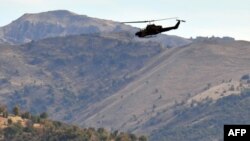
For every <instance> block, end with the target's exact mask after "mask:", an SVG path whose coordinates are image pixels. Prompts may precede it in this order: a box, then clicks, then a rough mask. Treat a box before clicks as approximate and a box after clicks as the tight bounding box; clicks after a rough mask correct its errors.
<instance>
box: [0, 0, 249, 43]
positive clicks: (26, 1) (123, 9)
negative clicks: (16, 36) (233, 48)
mask: <svg viewBox="0 0 250 141" xmlns="http://www.w3.org/2000/svg"><path fill="white" fill-rule="evenodd" d="M0 4H1V5H0V14H1V15H0V16H1V18H0V26H4V25H6V24H8V23H10V22H11V21H13V20H15V19H16V18H18V17H20V16H21V15H23V14H24V13H37V12H43V11H50V10H58V9H67V10H70V11H72V12H74V13H77V14H83V15H88V16H90V17H97V18H102V19H112V20H114V21H133V20H150V19H158V18H167V17H179V18H181V19H185V20H187V22H186V23H184V24H182V25H181V26H180V29H179V30H176V31H170V32H167V34H171V35H177V36H182V37H187V38H189V37H196V36H212V35H214V36H219V37H222V36H232V37H235V38H236V39H243V40H248V41H250V0H206V1H205V0H171V1H170V0H0ZM155 24H162V25H163V26H171V25H174V24H175V21H174V20H170V21H163V22H156V23H155ZM133 26H138V27H142V26H146V25H145V24H144V25H141V24H140V25H138V24H133Z"/></svg>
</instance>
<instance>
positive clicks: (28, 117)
mask: <svg viewBox="0 0 250 141" xmlns="http://www.w3.org/2000/svg"><path fill="white" fill-rule="evenodd" d="M22 118H25V119H31V115H30V113H29V112H25V113H23V114H22Z"/></svg>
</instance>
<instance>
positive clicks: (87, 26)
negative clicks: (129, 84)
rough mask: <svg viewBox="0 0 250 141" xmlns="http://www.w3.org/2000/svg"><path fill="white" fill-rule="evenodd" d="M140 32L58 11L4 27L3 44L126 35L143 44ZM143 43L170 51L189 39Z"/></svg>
mask: <svg viewBox="0 0 250 141" xmlns="http://www.w3.org/2000/svg"><path fill="white" fill-rule="evenodd" d="M137 30H139V29H138V28H135V27H132V26H129V25H125V24H122V23H119V22H115V21H111V20H103V19H97V18H91V17H88V16H86V15H77V14H75V13H73V12H70V11H67V10H56V11H48V12H43V13H37V14H24V15H23V16H21V17H20V18H18V19H17V20H15V21H13V22H12V23H10V24H9V25H6V26H4V27H1V28H0V43H1V42H2V43H4V42H6V43H10V44H23V43H27V42H30V41H32V40H40V39H45V38H48V37H57V36H68V35H80V34H104V35H105V36H113V37H115V38H120V36H122V37H124V36H125V35H126V36H125V37H126V38H130V39H133V40H140V39H138V38H135V36H134V33H135V32H136V31H137ZM1 40H2V41H1ZM140 41H154V42H161V43H162V44H163V45H164V46H167V47H173V46H182V45H185V44H188V43H190V41H189V40H187V39H184V38H181V37H175V36H166V35H160V36H158V37H156V38H155V37H154V38H152V39H142V40H140Z"/></svg>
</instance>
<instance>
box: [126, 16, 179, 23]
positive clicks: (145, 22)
mask: <svg viewBox="0 0 250 141" xmlns="http://www.w3.org/2000/svg"><path fill="white" fill-rule="evenodd" d="M171 19H178V17H171V18H165V19H157V20H148V21H131V22H122V23H149V22H155V21H164V20H171Z"/></svg>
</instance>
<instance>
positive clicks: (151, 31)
mask: <svg viewBox="0 0 250 141" xmlns="http://www.w3.org/2000/svg"><path fill="white" fill-rule="evenodd" d="M170 19H176V21H177V23H176V24H175V25H174V26H171V27H162V26H161V25H155V24H151V23H152V22H155V21H164V20H170ZM180 22H186V21H184V20H179V19H178V18H177V17H173V18H165V19H158V20H148V21H132V22H122V23H149V24H148V25H147V27H146V28H145V29H141V30H140V31H138V32H136V33H135V35H136V36H138V37H140V38H144V37H148V36H152V35H157V34H159V33H162V32H166V31H169V30H173V29H177V28H178V27H179V25H180Z"/></svg>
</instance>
